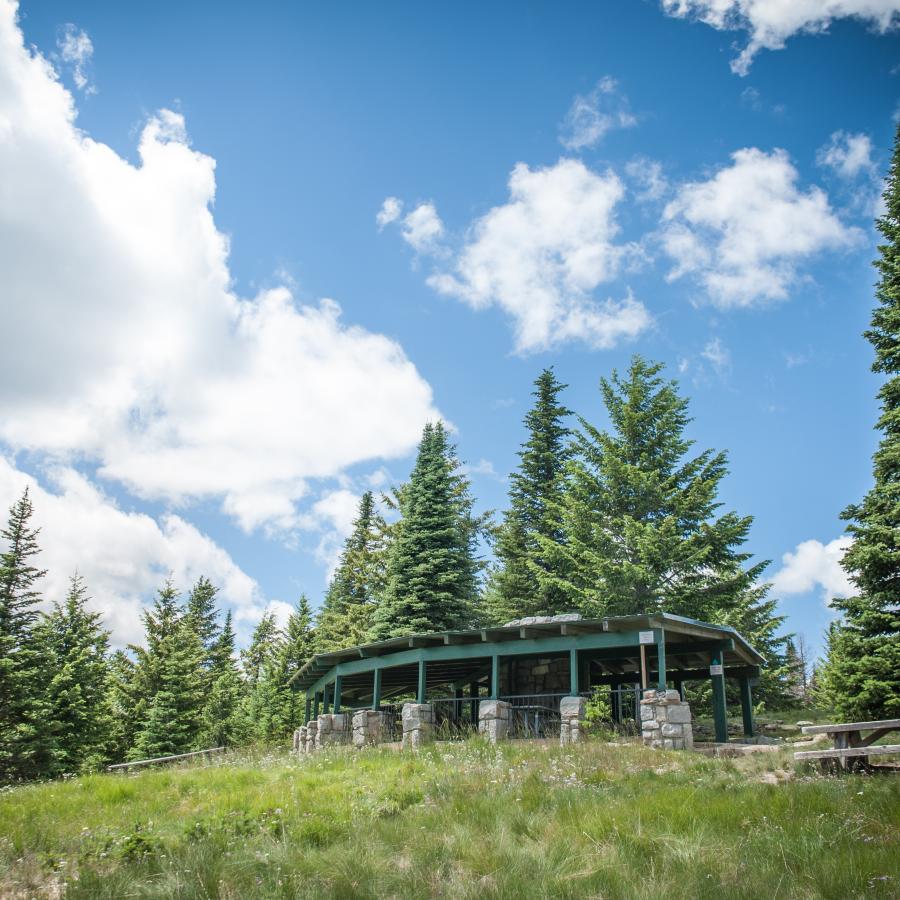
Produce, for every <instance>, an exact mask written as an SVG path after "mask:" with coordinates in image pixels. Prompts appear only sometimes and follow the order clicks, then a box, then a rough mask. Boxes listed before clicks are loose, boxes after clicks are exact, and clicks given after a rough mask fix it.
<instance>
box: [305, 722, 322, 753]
mask: <svg viewBox="0 0 900 900" xmlns="http://www.w3.org/2000/svg"><path fill="white" fill-rule="evenodd" d="M318 731H319V720H318V719H310V720H309V721H308V722H307V723H306V752H307V753H312V752H313V750H315V749H316V737H317V736H318Z"/></svg>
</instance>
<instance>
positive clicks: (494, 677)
mask: <svg viewBox="0 0 900 900" xmlns="http://www.w3.org/2000/svg"><path fill="white" fill-rule="evenodd" d="M499 697H500V657H499V656H497V655H496V654H494V655H493V656H492V657H491V700H497V699H498V698H499Z"/></svg>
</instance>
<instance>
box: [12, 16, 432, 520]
mask: <svg viewBox="0 0 900 900" xmlns="http://www.w3.org/2000/svg"><path fill="white" fill-rule="evenodd" d="M75 117H76V110H75V106H74V102H73V98H72V96H71V94H70V93H69V92H68V91H66V90H65V88H64V87H63V85H62V84H61V83H60V82H59V80H58V79H57V78H56V75H55V73H54V72H53V70H52V67H51V66H50V64H49V63H48V61H47V60H46V59H45V58H44V57H42V56H41V55H40V54H38V53H36V52H33V51H31V50H29V49H27V48H26V47H25V46H24V43H23V38H22V34H21V32H20V31H19V29H18V28H17V27H16V23H15V6H14V5H13V4H12V3H10V2H9V0H0V138H2V139H0V187H2V190H0V271H2V272H3V306H4V311H3V328H2V329H0V441H4V442H6V443H7V445H9V446H10V447H12V448H14V449H17V450H18V449H26V450H29V451H31V452H34V453H37V454H41V453H43V454H53V455H54V456H55V457H56V458H60V459H63V460H66V459H68V460H76V459H77V460H86V461H89V462H91V463H96V465H97V466H98V469H99V472H100V475H101V476H102V477H104V478H106V479H113V480H115V481H116V482H118V483H120V484H121V485H124V486H125V487H127V489H128V490H129V491H131V492H132V493H133V494H135V495H136V496H139V497H141V498H146V499H161V500H164V501H167V502H170V503H176V504H183V503H189V502H192V501H195V500H198V499H211V500H214V501H218V502H220V503H221V505H222V509H223V510H224V511H225V512H226V513H227V514H229V515H231V516H233V517H234V519H235V520H236V521H237V522H238V523H239V524H240V526H241V527H243V528H244V529H246V530H251V529H255V528H259V527H265V528H267V529H271V530H274V531H285V530H290V529H293V528H298V527H302V521H301V520H302V514H303V511H302V509H301V507H300V506H299V505H298V504H299V502H300V501H301V500H303V501H304V502H306V501H308V500H309V499H311V498H314V497H317V496H320V495H321V494H322V492H323V490H327V489H328V485H327V480H328V479H335V478H338V477H340V475H341V474H342V473H343V472H344V470H345V469H346V468H347V467H349V466H352V465H355V464H357V463H360V462H364V461H367V460H379V459H383V458H392V457H397V456H401V455H405V454H406V453H407V452H408V451H409V450H410V449H412V448H413V447H414V446H415V444H416V442H417V440H418V438H419V436H420V433H421V428H422V424H423V423H424V422H425V421H427V420H429V419H434V418H436V417H437V416H438V415H439V412H438V411H437V410H436V409H435V407H434V404H433V399H432V392H431V389H430V387H429V385H428V384H427V383H426V382H425V380H424V379H423V378H422V377H421V375H420V374H419V373H418V371H417V370H416V367H415V366H414V365H413V363H412V362H410V360H409V359H408V358H407V357H406V355H405V353H404V351H403V349H402V347H401V346H400V345H399V344H397V343H396V342H395V341H393V340H391V339H389V338H387V337H385V336H383V335H380V334H375V333H372V332H369V331H366V330H364V329H362V328H359V327H357V326H353V325H352V324H347V323H345V322H344V321H343V319H342V316H341V310H340V307H339V306H338V305H337V304H336V303H335V302H333V301H331V300H323V301H321V302H320V303H319V304H317V305H301V304H299V303H298V302H297V300H296V299H295V298H294V297H293V296H292V294H291V292H290V290H289V288H288V287H286V286H283V287H276V288H274V289H271V290H267V291H263V292H262V293H260V294H259V295H258V296H255V297H252V298H242V297H239V296H237V295H236V294H235V292H234V291H233V289H232V278H231V273H230V271H229V266H228V250H229V248H228V240H227V238H226V236H225V235H224V234H222V233H221V232H220V231H219V230H218V229H217V227H216V224H215V222H214V220H213V216H212V213H211V204H212V202H213V200H214V197H215V187H216V185H215V161H214V160H213V159H211V158H210V157H209V156H206V155H204V154H202V153H200V152H198V151H196V150H194V149H192V148H191V147H190V145H189V142H188V138H187V133H186V127H185V121H184V119H183V117H182V116H181V115H179V114H178V113H175V112H172V111H168V110H163V111H161V112H160V113H158V114H157V115H154V116H152V117H151V118H150V119H149V120H148V121H147V123H146V124H145V126H144V128H143V130H142V132H141V135H140V139H139V143H138V155H139V163H138V164H137V165H132V164H131V163H130V162H128V161H127V160H126V159H124V158H122V157H121V156H119V155H118V154H117V153H116V152H115V151H114V150H112V149H111V148H110V147H109V146H107V145H105V144H102V143H100V142H98V141H94V140H92V139H91V138H90V137H89V136H87V135H86V134H84V133H83V132H82V131H80V130H79V129H78V128H77V127H76V124H75ZM48 362H49V363H50V364H48ZM315 480H322V482H321V483H312V482H314V481H315Z"/></svg>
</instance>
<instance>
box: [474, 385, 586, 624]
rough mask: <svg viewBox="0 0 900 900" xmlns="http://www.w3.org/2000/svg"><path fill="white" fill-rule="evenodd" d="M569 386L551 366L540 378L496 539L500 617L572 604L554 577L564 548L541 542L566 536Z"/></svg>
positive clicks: (495, 613) (495, 615)
mask: <svg viewBox="0 0 900 900" xmlns="http://www.w3.org/2000/svg"><path fill="white" fill-rule="evenodd" d="M565 388H566V385H564V384H560V382H559V381H557V380H556V376H555V375H554V373H553V369H545V370H544V371H543V372H541V374H540V376H539V377H538V379H537V381H536V382H535V390H534V392H533V396H534V397H535V398H536V400H535V404H534V407H533V408H532V409H531V410H529V412H528V413H527V414H526V416H525V423H524V424H525V428H526V429H527V432H528V437H527V439H526V440H525V443H524V444H523V445H522V448H521V450H519V459H520V463H519V468H518V471H517V472H514V473H513V474H512V476H511V477H510V491H509V500H510V505H509V510H508V511H507V513H506V516H505V519H504V522H503V524H502V525H501V526H500V528H499V529H498V533H497V539H496V548H495V549H496V555H497V561H498V565H497V568H496V569H495V571H494V574H493V577H492V579H491V584H490V586H489V592H488V608H489V609H488V611H489V615H490V618H491V619H492V620H493V621H495V622H505V621H508V620H509V619H513V618H517V617H520V616H541V615H554V614H556V613H561V612H566V611H567V610H568V599H567V597H566V595H565V594H564V593H563V592H562V591H561V590H560V589H559V587H558V584H557V582H556V581H555V580H554V579H552V578H551V577H548V570H550V569H551V567H552V565H553V561H554V560H556V559H558V554H553V556H552V557H548V555H547V554H546V553H545V551H544V549H543V547H542V543H541V540H542V539H543V541H544V542H545V545H546V544H550V545H553V544H559V543H561V542H562V540H563V531H562V524H561V522H560V518H559V509H560V502H561V499H562V487H563V472H564V467H565V462H566V459H567V458H568V454H569V429H568V428H567V427H566V425H565V423H564V420H565V418H566V417H567V416H569V415H571V411H570V410H568V409H566V407H565V406H563V405H562V404H561V403H560V402H559V394H560V393H561V392H562V391H563V390H564V389H565ZM550 574H552V572H550Z"/></svg>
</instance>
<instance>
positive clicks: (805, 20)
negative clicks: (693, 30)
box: [662, 0, 900, 75]
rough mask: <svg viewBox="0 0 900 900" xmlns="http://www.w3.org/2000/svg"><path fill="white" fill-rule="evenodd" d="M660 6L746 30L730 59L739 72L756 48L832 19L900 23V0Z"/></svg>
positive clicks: (780, 43)
mask: <svg viewBox="0 0 900 900" xmlns="http://www.w3.org/2000/svg"><path fill="white" fill-rule="evenodd" d="M662 8H663V10H664V11H665V12H666V13H667V14H668V15H670V16H676V17H678V18H690V19H696V20H698V21H700V22H705V23H706V24H707V25H711V26H712V27H713V28H715V29H718V30H720V31H721V30H741V31H746V32H748V34H749V41H748V42H747V46H746V47H744V49H743V50H741V52H740V54H739V55H738V57H737V58H736V59H734V60H732V62H731V70H732V71H733V72H734V73H736V74H737V75H746V74H747V73H748V72H749V71H750V66H751V64H752V63H753V58H754V57H755V56H756V54H757V53H758V52H759V51H760V50H764V49H765V50H780V49H782V48H783V47H784V45H785V42H786V41H787V40H788V38H790V37H792V36H793V35H795V34H798V33H810V34H821V33H822V32H825V31H827V30H828V27H829V25H831V23H832V22H833V21H835V20H836V19H846V18H855V19H860V20H862V21H863V22H865V23H866V24H867V25H870V26H871V27H873V28H875V29H877V30H878V31H880V32H881V33H882V34H883V33H884V32H886V31H888V30H890V29H892V28H896V27H897V25H898V24H900V0H662Z"/></svg>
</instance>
